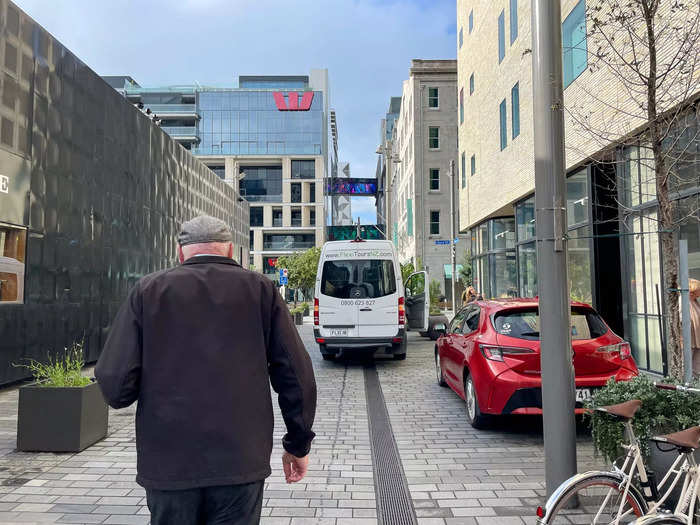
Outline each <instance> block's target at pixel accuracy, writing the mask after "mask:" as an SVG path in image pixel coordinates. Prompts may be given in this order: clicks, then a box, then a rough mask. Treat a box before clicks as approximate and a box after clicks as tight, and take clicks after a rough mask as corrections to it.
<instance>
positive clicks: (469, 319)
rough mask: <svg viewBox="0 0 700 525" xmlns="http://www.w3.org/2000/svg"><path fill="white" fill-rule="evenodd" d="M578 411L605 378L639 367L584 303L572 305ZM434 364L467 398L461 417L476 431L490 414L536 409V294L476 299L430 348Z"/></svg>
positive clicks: (444, 381)
mask: <svg viewBox="0 0 700 525" xmlns="http://www.w3.org/2000/svg"><path fill="white" fill-rule="evenodd" d="M571 336H572V343H573V344H572V346H573V355H572V357H573V362H574V370H575V373H576V413H582V412H583V409H582V403H583V401H585V400H586V399H588V398H589V397H590V396H591V393H592V392H593V391H594V390H595V389H596V388H600V387H602V386H604V385H605V383H606V382H607V381H608V379H610V378H611V377H612V378H615V380H616V381H626V380H629V379H632V378H633V377H634V376H636V375H637V374H638V373H639V371H638V370H637V365H636V364H635V362H634V359H633V358H632V356H631V352H630V346H629V343H626V342H625V341H623V340H622V339H621V338H620V337H618V336H617V335H615V333H613V331H612V330H611V329H610V328H609V327H608V325H607V324H605V321H603V319H601V317H600V316H599V315H598V314H597V313H596V312H595V311H594V310H593V309H592V308H591V307H590V306H588V305H586V304H583V303H571ZM435 369H436V372H437V380H438V383H439V384H440V385H441V386H449V387H450V388H452V390H454V391H455V392H457V394H458V395H459V396H460V397H461V398H463V399H464V400H465V401H466V403H467V420H468V421H469V423H470V424H471V425H472V426H473V427H475V428H481V427H483V426H484V424H485V423H486V421H487V419H488V417H489V415H500V414H541V413H542V392H541V386H542V382H541V376H540V341H539V314H538V301H537V299H507V300H491V301H479V302H475V303H472V304H470V305H468V306H466V307H464V308H463V309H462V310H460V311H459V312H457V315H456V316H455V318H454V319H453V320H452V322H451V323H450V325H449V326H448V327H447V329H446V332H445V334H444V335H442V336H441V337H440V338H439V339H438V341H437V344H436V345H435Z"/></svg>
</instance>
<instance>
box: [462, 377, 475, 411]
mask: <svg viewBox="0 0 700 525" xmlns="http://www.w3.org/2000/svg"><path fill="white" fill-rule="evenodd" d="M464 397H465V400H466V402H467V415H468V416H469V420H470V421H474V418H475V417H476V394H474V382H473V381H472V378H471V377H469V379H467V387H466V388H465V391H464Z"/></svg>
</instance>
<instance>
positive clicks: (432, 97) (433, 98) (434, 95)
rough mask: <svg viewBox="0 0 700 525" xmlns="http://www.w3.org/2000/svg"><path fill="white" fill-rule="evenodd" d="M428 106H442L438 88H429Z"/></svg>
mask: <svg viewBox="0 0 700 525" xmlns="http://www.w3.org/2000/svg"><path fill="white" fill-rule="evenodd" d="M428 107H429V108H439V107H440V96H439V91H438V88H428Z"/></svg>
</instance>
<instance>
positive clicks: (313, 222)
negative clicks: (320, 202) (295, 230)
mask: <svg viewBox="0 0 700 525" xmlns="http://www.w3.org/2000/svg"><path fill="white" fill-rule="evenodd" d="M309 226H316V208H311V209H310V210H309Z"/></svg>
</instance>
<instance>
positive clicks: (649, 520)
mask: <svg viewBox="0 0 700 525" xmlns="http://www.w3.org/2000/svg"><path fill="white" fill-rule="evenodd" d="M686 523H687V522H686V521H684V520H682V519H681V518H677V517H675V516H668V515H663V514H653V515H652V516H645V517H643V518H641V519H638V520H637V521H635V522H634V523H633V525H686Z"/></svg>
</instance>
